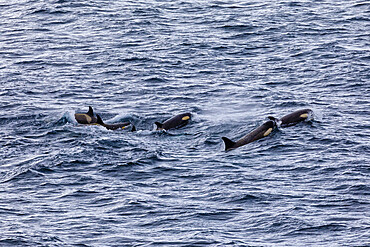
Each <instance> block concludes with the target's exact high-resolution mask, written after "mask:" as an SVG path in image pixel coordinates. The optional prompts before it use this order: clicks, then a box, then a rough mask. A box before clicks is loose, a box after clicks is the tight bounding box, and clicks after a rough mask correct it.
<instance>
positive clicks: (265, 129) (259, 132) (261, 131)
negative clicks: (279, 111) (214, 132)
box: [222, 121, 276, 151]
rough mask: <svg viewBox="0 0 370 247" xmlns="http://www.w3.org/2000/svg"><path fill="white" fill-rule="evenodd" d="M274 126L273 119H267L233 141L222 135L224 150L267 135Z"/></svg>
mask: <svg viewBox="0 0 370 247" xmlns="http://www.w3.org/2000/svg"><path fill="white" fill-rule="evenodd" d="M275 128H276V123H275V121H267V122H265V123H264V124H262V125H261V126H259V127H258V128H256V129H254V130H253V131H251V132H249V133H248V134H246V135H245V136H243V137H242V138H240V139H239V140H238V141H236V142H234V141H232V140H230V139H229V138H227V137H222V140H223V141H224V143H225V151H229V150H232V149H235V148H238V147H241V146H244V145H245V144H248V143H251V142H253V141H256V140H259V139H261V138H263V137H266V136H268V135H269V134H270V133H271V132H272V131H273V130H274V129H275Z"/></svg>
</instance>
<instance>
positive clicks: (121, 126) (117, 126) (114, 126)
mask: <svg viewBox="0 0 370 247" xmlns="http://www.w3.org/2000/svg"><path fill="white" fill-rule="evenodd" d="M96 117H97V124H99V125H101V126H104V127H105V128H107V129H108V130H116V129H124V128H126V127H127V126H129V125H130V124H131V123H130V122H123V123H116V124H106V123H104V122H103V119H102V118H101V117H100V116H99V115H98V114H97V115H96ZM131 131H136V127H135V125H132V128H131Z"/></svg>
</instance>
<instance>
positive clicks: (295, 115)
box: [269, 109, 313, 127]
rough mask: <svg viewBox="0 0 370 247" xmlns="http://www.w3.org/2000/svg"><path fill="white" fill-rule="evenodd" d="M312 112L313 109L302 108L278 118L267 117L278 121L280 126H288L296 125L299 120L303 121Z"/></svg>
mask: <svg viewBox="0 0 370 247" xmlns="http://www.w3.org/2000/svg"><path fill="white" fill-rule="evenodd" d="M312 112H313V111H312V110H311V109H302V110H298V111H295V112H292V113H289V114H288V115H285V116H284V117H282V118H280V119H277V118H274V117H269V119H270V120H273V121H275V122H280V126H281V127H289V126H293V125H296V124H297V123H299V122H302V121H305V120H306V119H308V117H309V116H310V115H311V114H312Z"/></svg>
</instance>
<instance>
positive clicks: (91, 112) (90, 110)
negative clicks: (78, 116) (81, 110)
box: [86, 106, 94, 117]
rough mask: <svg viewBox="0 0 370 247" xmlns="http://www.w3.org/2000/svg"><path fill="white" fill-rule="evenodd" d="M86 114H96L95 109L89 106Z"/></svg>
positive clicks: (91, 115)
mask: <svg viewBox="0 0 370 247" xmlns="http://www.w3.org/2000/svg"><path fill="white" fill-rule="evenodd" d="M86 114H87V115H89V116H90V117H93V116H94V111H93V108H92V107H91V106H89V111H88V112H87V113H86Z"/></svg>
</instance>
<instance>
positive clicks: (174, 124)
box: [155, 113, 191, 130]
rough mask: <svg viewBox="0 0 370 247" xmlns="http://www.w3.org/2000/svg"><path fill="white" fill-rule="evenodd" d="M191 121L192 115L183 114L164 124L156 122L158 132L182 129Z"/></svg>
mask: <svg viewBox="0 0 370 247" xmlns="http://www.w3.org/2000/svg"><path fill="white" fill-rule="evenodd" d="M190 119H191V113H183V114H179V115H176V116H174V117H172V118H170V119H168V120H166V121H165V122H163V123H160V122H155V125H156V126H157V130H169V129H177V128H181V127H183V126H185V125H187V124H188V122H189V121H190Z"/></svg>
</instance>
